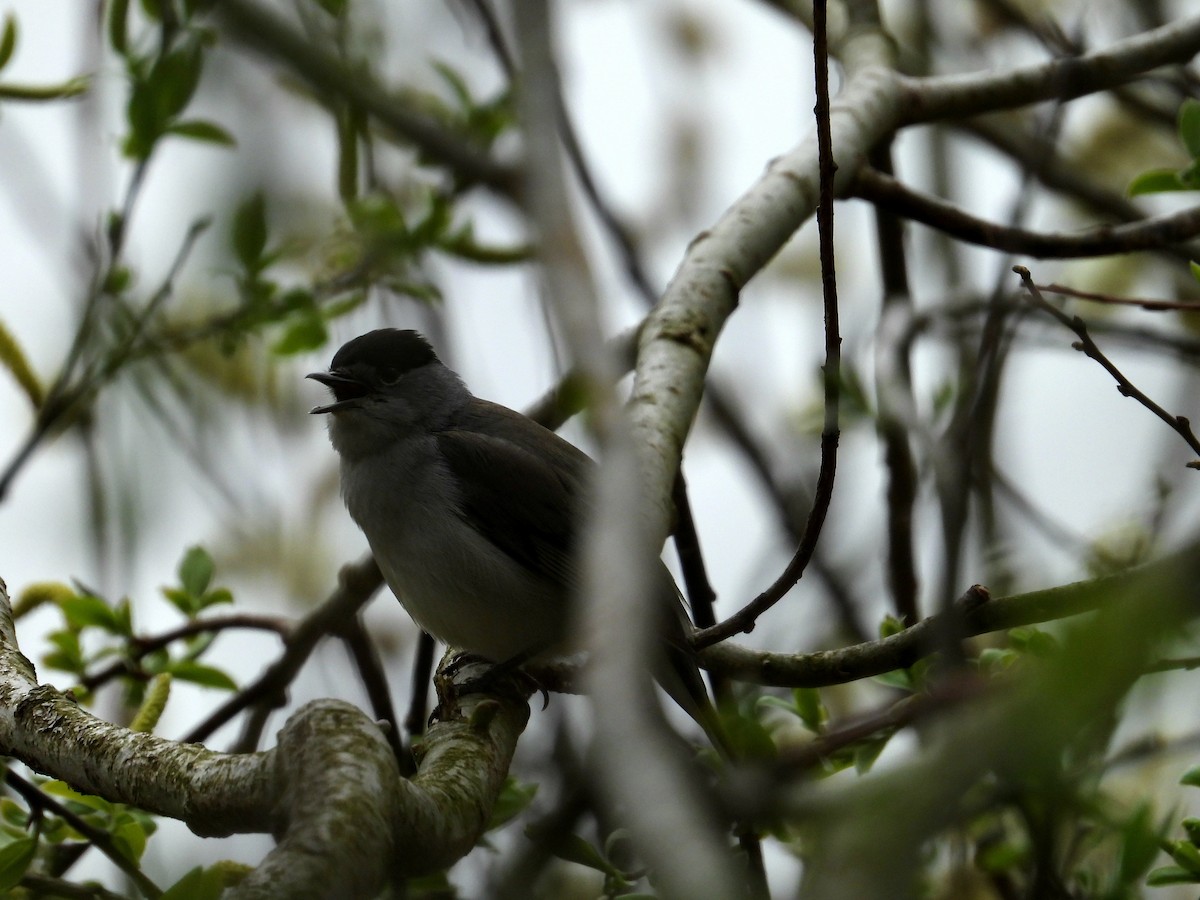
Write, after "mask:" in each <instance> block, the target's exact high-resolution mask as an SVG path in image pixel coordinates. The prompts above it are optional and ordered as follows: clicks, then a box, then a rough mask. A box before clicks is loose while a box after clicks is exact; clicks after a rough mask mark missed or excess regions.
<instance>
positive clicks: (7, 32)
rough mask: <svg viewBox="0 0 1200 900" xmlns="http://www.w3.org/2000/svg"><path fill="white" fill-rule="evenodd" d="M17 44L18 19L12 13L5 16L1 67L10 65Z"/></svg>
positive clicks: (0, 51)
mask: <svg viewBox="0 0 1200 900" xmlns="http://www.w3.org/2000/svg"><path fill="white" fill-rule="evenodd" d="M16 46H17V20H16V18H15V17H14V16H13V14H12V13H9V14H8V15H6V16H5V17H4V34H3V35H0V69H3V68H4V67H5V66H6V65H8V61H9V60H10V59H12V55H13V50H14V49H16Z"/></svg>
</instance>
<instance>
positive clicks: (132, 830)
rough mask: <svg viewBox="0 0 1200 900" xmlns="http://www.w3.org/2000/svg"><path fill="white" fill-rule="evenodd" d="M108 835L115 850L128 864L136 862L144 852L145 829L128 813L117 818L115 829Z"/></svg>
mask: <svg viewBox="0 0 1200 900" xmlns="http://www.w3.org/2000/svg"><path fill="white" fill-rule="evenodd" d="M109 835H110V836H111V837H112V840H113V843H114V844H116V845H117V849H118V850H120V851H121V854H122V855H123V856H124V857H125V858H126V859H128V860H129V861H130V862H138V861H140V860H141V858H142V854H143V853H145V852H146V827H145V825H144V824H143V823H142V822H139V821H138V820H137V819H135V818H134V817H133V816H131V815H130V814H129V813H122V814H121V815H119V816H118V817H117V825H116V827H115V828H111V829H109Z"/></svg>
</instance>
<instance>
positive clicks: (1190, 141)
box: [1179, 97, 1200, 159]
mask: <svg viewBox="0 0 1200 900" xmlns="http://www.w3.org/2000/svg"><path fill="white" fill-rule="evenodd" d="M1179 139H1180V140H1181V141H1183V146H1184V147H1186V148H1187V152H1188V156H1190V157H1192V159H1196V158H1198V157H1200V101H1197V100H1193V99H1192V98H1190V97H1189V98H1188V99H1187V100H1184V101H1183V105H1182V106H1181V107H1179Z"/></svg>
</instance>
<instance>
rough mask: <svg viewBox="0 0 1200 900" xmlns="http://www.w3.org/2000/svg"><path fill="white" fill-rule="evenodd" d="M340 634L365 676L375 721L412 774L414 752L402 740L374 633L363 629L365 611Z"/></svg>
mask: <svg viewBox="0 0 1200 900" xmlns="http://www.w3.org/2000/svg"><path fill="white" fill-rule="evenodd" d="M339 636H340V637H341V639H342V641H343V642H344V643H345V645H346V648H347V649H348V650H349V651H350V656H351V658H352V659H353V660H354V666H355V668H357V669H358V677H359V678H360V679H362V683H363V688H364V689H365V690H366V692H367V700H368V701H369V702H370V704H371V714H372V715H373V716H375V721H376V722H379V723H381V725H382V731H383V735H384V737H385V738H386V739H387V742H388V745H389V746H390V747H391V748H392V752H393V753H394V754H395V755H396V761H397V762H398V763H399V764H400V770H401V772H403V773H405V774H407V775H411V774H413V773H414V772H416V770H417V767H416V763H415V762H414V760H413V757H412V753H411V752H409V749H408V748H407V747H405V746H404V742H403V741H402V740H401V739H400V720H399V719H398V718H397V717H396V708H395V706H394V705H393V704H392V692H391V691H390V690H389V689H388V683H387V674H386V673H385V672H384V670H383V661H382V660H381V659H380V658H379V651H378V650H377V649H376V648H375V644H374V642H373V641H372V640H371V636H370V635H369V634H367V630H366V629H365V628H363V623H362V614H361V613H358V614H356V615H353V616H350V617H348V618H347V619H346V621H345V624H343V626H342V628H341V630H340V632H339Z"/></svg>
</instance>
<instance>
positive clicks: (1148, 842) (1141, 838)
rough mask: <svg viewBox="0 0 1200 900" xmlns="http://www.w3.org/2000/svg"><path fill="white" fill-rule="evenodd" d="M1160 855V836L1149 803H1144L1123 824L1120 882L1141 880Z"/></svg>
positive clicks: (1126, 882)
mask: <svg viewBox="0 0 1200 900" xmlns="http://www.w3.org/2000/svg"><path fill="white" fill-rule="evenodd" d="M1158 853H1159V840H1158V834H1157V832H1156V831H1155V828H1154V823H1153V821H1152V819H1151V809H1150V805H1149V804H1148V803H1143V804H1142V805H1140V806H1139V807H1138V808H1137V810H1136V811H1135V812H1134V813H1133V815H1132V816H1130V817H1129V818H1128V819H1126V820H1125V821H1124V822H1123V823H1121V857H1120V881H1121V883H1122V884H1128V883H1130V882H1132V881H1134V880H1135V879H1138V878H1141V877H1142V875H1144V874H1145V873H1146V872H1147V871H1149V869H1150V866H1151V865H1153V864H1154V860H1155V858H1156V857H1157V856H1158Z"/></svg>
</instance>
